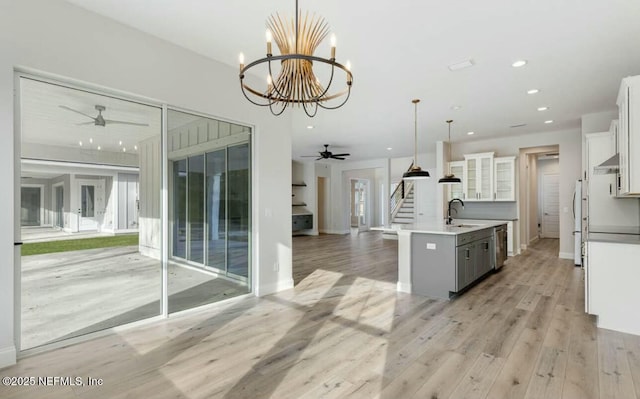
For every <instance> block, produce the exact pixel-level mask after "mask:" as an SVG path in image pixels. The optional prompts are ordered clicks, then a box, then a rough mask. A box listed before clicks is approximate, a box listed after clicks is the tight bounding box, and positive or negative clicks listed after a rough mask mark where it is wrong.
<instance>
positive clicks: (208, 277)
mask: <svg viewBox="0 0 640 399" xmlns="http://www.w3.org/2000/svg"><path fill="white" fill-rule="evenodd" d="M174 124H175V125H176V126H175V127H173V125H174ZM168 126H169V131H168V139H169V140H168V141H169V159H170V161H171V170H172V178H171V186H170V191H169V197H170V201H171V205H170V207H171V210H172V215H171V229H172V234H171V237H172V240H171V247H170V273H169V278H170V279H169V291H170V292H169V293H170V296H169V311H177V310H182V309H186V308H189V307H193V306H196V305H200V304H203V303H210V302H214V301H217V300H220V299H224V298H228V297H229V296H233V295H238V294H241V293H247V292H249V290H250V288H249V287H250V272H249V264H250V256H249V254H250V250H251V247H250V241H251V240H250V237H251V218H250V215H251V212H250V211H251V201H250V198H251V191H250V185H251V163H250V159H251V152H250V145H249V140H250V130H249V128H248V127H244V126H240V125H234V124H231V123H227V122H223V121H218V120H215V119H210V118H205V117H200V116H197V115H192V114H187V113H183V112H178V111H173V110H169V113H168ZM194 284H197V285H196V288H194V287H193V285H194ZM186 286H189V287H190V288H189V290H190V291H191V292H190V293H187V292H186V291H185V289H184V288H183V287H186ZM172 292H173V294H172Z"/></svg>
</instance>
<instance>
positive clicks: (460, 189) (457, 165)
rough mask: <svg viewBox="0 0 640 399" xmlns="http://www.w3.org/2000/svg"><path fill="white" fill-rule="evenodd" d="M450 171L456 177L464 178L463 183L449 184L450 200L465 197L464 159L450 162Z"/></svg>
mask: <svg viewBox="0 0 640 399" xmlns="http://www.w3.org/2000/svg"><path fill="white" fill-rule="evenodd" d="M449 173H451V174H453V175H455V176H456V177H458V178H460V180H462V184H448V185H447V187H448V188H449V201H451V200H452V199H454V198H459V199H464V198H463V194H464V181H465V172H464V161H454V162H449Z"/></svg>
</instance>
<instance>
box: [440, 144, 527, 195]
mask: <svg viewBox="0 0 640 399" xmlns="http://www.w3.org/2000/svg"><path fill="white" fill-rule="evenodd" d="M493 155H494V153H493V152H485V153H481V154H465V155H464V161H454V162H449V172H450V173H453V174H455V175H456V177H459V178H460V179H461V180H462V184H452V185H450V186H449V200H452V199H453V198H460V199H462V200H464V201H515V200H516V157H498V158H494V156H493Z"/></svg>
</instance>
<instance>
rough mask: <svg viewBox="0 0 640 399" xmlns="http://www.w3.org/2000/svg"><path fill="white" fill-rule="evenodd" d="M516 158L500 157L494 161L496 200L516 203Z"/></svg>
mask: <svg viewBox="0 0 640 399" xmlns="http://www.w3.org/2000/svg"><path fill="white" fill-rule="evenodd" d="M515 159H516V157H500V158H495V159H494V168H493V171H494V183H493V186H494V188H495V195H494V200H496V201H515V200H516V189H515V166H516V161H515Z"/></svg>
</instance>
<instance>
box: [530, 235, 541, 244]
mask: <svg viewBox="0 0 640 399" xmlns="http://www.w3.org/2000/svg"><path fill="white" fill-rule="evenodd" d="M539 239H540V237H539V236H535V237H533V238H531V239H530V240H529V244H533V243H534V242H536V241H538V240H539Z"/></svg>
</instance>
